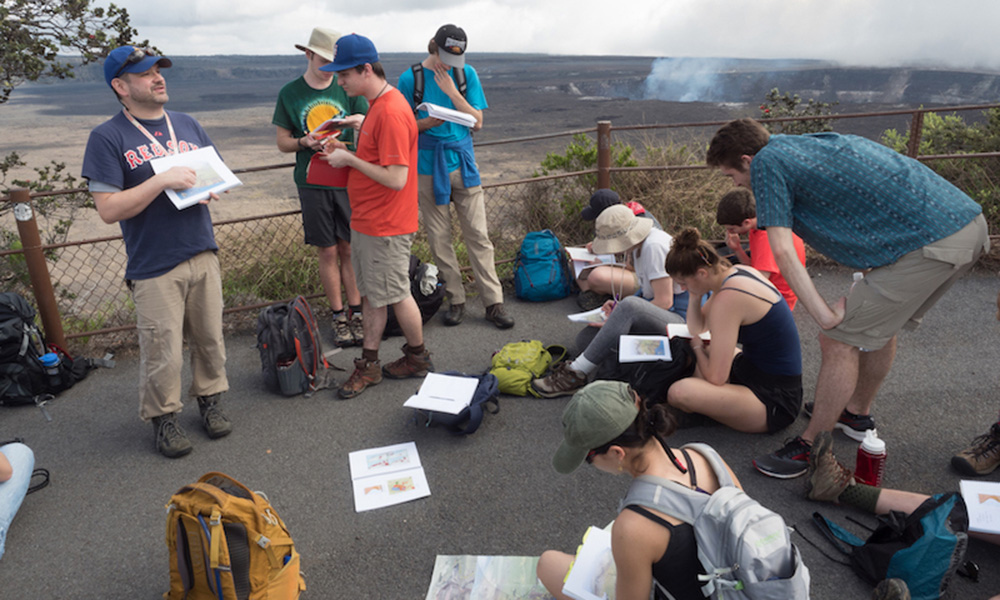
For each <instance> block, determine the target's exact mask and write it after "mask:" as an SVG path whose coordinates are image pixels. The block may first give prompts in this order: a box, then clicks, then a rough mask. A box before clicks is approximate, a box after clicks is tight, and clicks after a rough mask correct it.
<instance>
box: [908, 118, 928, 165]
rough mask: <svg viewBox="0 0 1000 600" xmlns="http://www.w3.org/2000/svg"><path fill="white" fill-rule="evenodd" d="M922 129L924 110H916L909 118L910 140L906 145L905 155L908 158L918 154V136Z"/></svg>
mask: <svg viewBox="0 0 1000 600" xmlns="http://www.w3.org/2000/svg"><path fill="white" fill-rule="evenodd" d="M923 131H924V111H922V110H918V111H916V112H914V113H913V118H912V119H911V120H910V142H909V143H908V144H907V145H906V155H907V156H909V157H910V158H916V157H918V156H920V136H921V135H923Z"/></svg>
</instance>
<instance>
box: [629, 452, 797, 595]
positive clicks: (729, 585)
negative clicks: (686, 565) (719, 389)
mask: <svg viewBox="0 0 1000 600" xmlns="http://www.w3.org/2000/svg"><path fill="white" fill-rule="evenodd" d="M684 448H689V449H691V450H695V451H696V452H698V453H699V454H701V455H702V456H704V457H705V458H706V459H707V460H708V463H709V464H710V465H712V470H713V471H715V475H716V477H718V479H719V485H720V487H719V489H718V490H716V491H715V493H713V494H711V495H709V494H705V493H704V492H698V491H695V490H692V489H690V488H688V487H686V486H684V485H681V484H679V483H677V482H675V481H669V480H667V479H663V478H660V477H653V476H651V475H640V476H639V477H636V478H635V480H634V481H633V482H632V485H631V487H630V488H629V491H628V494H627V495H626V496H625V499H624V500H622V503H621V506H620V509H624V508H625V507H626V506H630V505H639V506H644V507H646V508H652V509H654V510H658V511H660V512H662V513H664V514H667V515H670V516H672V517H674V518H676V519H680V520H681V521H683V522H685V523H689V524H691V525H692V526H693V527H694V535H695V540H696V541H697V544H698V560H699V561H700V562H701V564H702V566H703V567H704V568H705V573H706V574H705V575H699V576H698V579H699V580H700V581H703V582H704V585H703V586H702V588H701V591H702V593H703V594H704V595H705V597H706V598H720V599H737V598H740V599H751V600H788V599H790V598H795V599H796V600H808V598H809V569H807V568H806V566H805V565H804V564H803V563H802V557H801V556H800V555H799V550H798V548H796V547H795V545H794V544H792V542H791V540H790V539H789V535H788V533H789V530H788V527H787V526H786V525H785V520H784V519H782V518H781V515H779V514H778V513H776V512H774V511H772V510H769V509H767V508H765V507H764V506H762V505H761V504H760V503H759V502H757V501H756V500H754V499H753V498H751V497H750V496H748V495H747V494H746V493H745V492H744V491H743V490H741V489H739V488H738V487H736V486H735V484H734V482H733V479H732V477H731V476H730V475H729V470H728V469H726V466H725V463H723V462H722V457H720V456H719V453H718V452H716V451H715V450H714V449H713V448H712V447H711V446H708V445H707V444H686V445H685V446H684ZM654 581H655V580H654ZM655 585H656V586H657V587H659V589H660V591H661V592H662V593H663V594H664V595H666V597H667V598H672V596H671V595H670V594H669V593H668V592H667V591H666V590H665V589H663V588H662V586H660V584H659V582H655Z"/></svg>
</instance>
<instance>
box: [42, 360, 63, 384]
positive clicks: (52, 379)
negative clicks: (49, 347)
mask: <svg viewBox="0 0 1000 600" xmlns="http://www.w3.org/2000/svg"><path fill="white" fill-rule="evenodd" d="M38 360H39V361H41V363H42V366H43V367H45V373H46V374H47V375H48V376H49V385H50V386H51V387H52V388H53V389H57V388H58V387H59V386H60V385H62V378H61V377H60V376H59V355H58V354H56V353H55V352H49V353H48V354H43V355H41V356H40V357H38Z"/></svg>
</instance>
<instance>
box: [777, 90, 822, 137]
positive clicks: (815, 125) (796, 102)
mask: <svg viewBox="0 0 1000 600" xmlns="http://www.w3.org/2000/svg"><path fill="white" fill-rule="evenodd" d="M835 104H837V103H836V102H834V103H832V104H831V103H829V102H817V101H816V100H814V99H812V98H810V99H809V101H808V102H806V103H805V104H803V103H802V98H800V97H799V95H798V94H794V95H790V94H789V93H788V92H785V93H784V95H782V94H781V92H780V91H778V88H771V91H770V92H768V93H767V97H765V98H764V103H763V104H761V105H760V117H759V120H760V121H761V122H762V123H763V124H764V127H767V130H768V131H770V132H771V133H788V134H793V135H797V134H802V133H818V132H821V131H833V125H831V121H830V119H808V120H803V121H783V122H780V123H770V122H768V121H771V120H772V119H779V118H782V117H822V116H825V115H829V114H830V109H831V107H833V106H834V105H835Z"/></svg>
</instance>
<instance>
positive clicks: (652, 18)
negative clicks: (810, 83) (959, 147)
mask: <svg viewBox="0 0 1000 600" xmlns="http://www.w3.org/2000/svg"><path fill="white" fill-rule="evenodd" d="M116 3H117V4H118V5H121V6H125V7H126V8H127V9H128V10H129V13H130V14H131V15H132V21H133V25H134V26H135V27H136V28H137V29H138V30H139V37H140V39H144V38H149V39H150V40H151V41H152V42H153V43H154V44H156V45H157V46H158V47H159V48H160V49H162V50H164V52H165V53H170V54H175V55H186V54H289V53H294V52H295V50H294V48H293V46H294V44H295V43H304V42H305V41H306V39H307V38H308V36H309V31H310V30H311V28H312V27H313V26H316V25H322V26H324V27H330V28H333V29H335V30H338V31H340V32H342V33H352V32H356V33H360V34H363V35H366V36H368V37H370V38H372V40H373V41H374V42H375V44H376V46H377V47H378V48H379V50H380V51H384V52H401V51H413V52H419V51H421V50H422V49H423V48H424V45H425V44H426V41H427V40H428V39H429V38H430V37H431V36H432V35H433V33H434V31H435V30H436V29H437V27H438V26H440V25H442V24H444V23H448V22H453V23H456V24H458V25H460V26H462V27H463V28H464V29H465V30H466V32H467V33H468V34H469V37H470V43H469V50H470V52H477V51H480V52H487V51H490V52H541V53H548V54H583V55H593V54H613V55H615V54H617V55H638V56H695V57H700V56H716V57H738V58H819V59H828V60H835V61H839V62H841V63H844V64H849V65H870V66H883V65H908V64H916V65H942V66H950V67H959V68H967V69H979V68H984V69H1000V43H997V41H996V29H997V23H1000V2H996V1H995V0H947V1H946V0H939V1H936V2H932V1H931V0H753V1H751V0H338V1H336V2H333V1H329V0H291V1H290V2H276V1H275V0H170V1H169V2H162V3H159V2H149V1H148V0H142V1H140V0H116ZM279 7H281V8H279ZM284 7H290V8H284Z"/></svg>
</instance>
